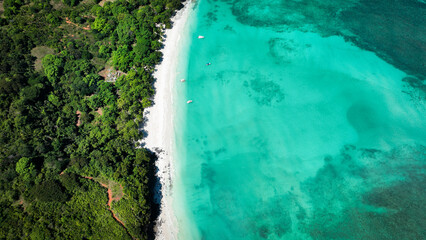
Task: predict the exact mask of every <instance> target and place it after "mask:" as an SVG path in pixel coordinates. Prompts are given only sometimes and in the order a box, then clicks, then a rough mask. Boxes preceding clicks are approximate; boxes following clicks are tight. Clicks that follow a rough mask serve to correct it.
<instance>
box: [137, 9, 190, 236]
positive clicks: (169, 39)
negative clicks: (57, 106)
mask: <svg viewBox="0 0 426 240" xmlns="http://www.w3.org/2000/svg"><path fill="white" fill-rule="evenodd" d="M191 11H192V4H191V2H190V1H187V2H186V3H185V7H184V8H183V9H181V10H180V11H179V12H178V13H177V14H176V16H175V17H174V18H173V19H172V21H173V28H172V29H168V30H166V32H165V34H166V39H165V42H164V48H163V50H162V53H163V61H162V63H161V64H160V65H159V66H157V68H156V70H157V71H156V72H155V74H154V76H155V78H156V82H155V84H154V87H155V90H156V93H155V96H154V105H153V106H152V107H150V108H148V109H146V110H145V113H144V115H145V118H146V119H147V122H146V125H145V127H144V130H145V131H146V132H147V134H148V135H147V136H146V137H145V138H144V139H143V141H142V142H143V144H144V147H146V148H148V149H150V150H151V151H153V152H157V154H158V155H159V159H158V161H157V163H156V165H157V167H158V173H157V176H158V177H159V178H160V183H161V185H162V187H161V192H162V199H161V207H160V211H161V213H160V216H159V218H158V220H157V223H156V239H159V240H163V239H167V240H170V239H177V234H178V224H177V219H176V217H175V215H174V211H173V206H172V201H173V199H172V191H171V186H172V181H173V177H174V167H173V159H172V158H173V154H172V151H173V148H174V129H173V128H174V122H173V118H174V109H175V108H174V102H173V98H174V96H173V94H174V92H175V91H174V87H175V84H176V83H175V82H176V81H179V80H177V75H176V74H177V72H178V69H177V67H178V58H179V50H180V49H182V48H181V47H180V46H181V45H182V42H181V41H182V34H184V28H185V25H186V23H187V20H188V17H189V14H190V12H191Z"/></svg>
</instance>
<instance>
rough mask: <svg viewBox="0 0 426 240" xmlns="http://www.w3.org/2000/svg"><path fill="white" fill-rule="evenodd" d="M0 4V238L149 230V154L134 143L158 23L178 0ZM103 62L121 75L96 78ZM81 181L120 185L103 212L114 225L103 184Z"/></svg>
mask: <svg viewBox="0 0 426 240" xmlns="http://www.w3.org/2000/svg"><path fill="white" fill-rule="evenodd" d="M2 4H3V5H2V8H1V7H0V107H1V111H0V118H1V121H0V123H1V131H0V239H58V238H60V239H82V238H87V239H131V238H136V239H148V238H150V237H152V227H153V220H154V219H153V218H154V216H153V203H152V199H151V195H150V188H149V182H150V181H152V176H153V169H152V168H153V167H152V166H153V161H154V158H155V156H153V155H152V154H151V153H149V152H148V151H147V150H146V149H143V148H139V147H138V144H137V141H138V140H139V139H141V138H142V134H141V132H140V131H139V130H138V128H139V126H140V124H141V123H142V121H143V110H144V108H146V107H148V106H149V105H150V99H151V98H152V95H153V93H154V90H153V88H152V83H153V80H154V79H153V75H152V74H153V69H154V66H155V65H156V64H158V63H159V62H160V61H161V53H160V52H159V50H160V48H161V46H162V44H161V35H162V32H163V31H162V27H159V26H163V27H166V28H170V27H171V21H170V19H171V17H172V16H173V15H174V13H175V12H176V10H178V9H179V8H181V7H182V3H181V1H180V0H130V1H125V0H117V1H107V2H104V1H103V2H102V5H103V6H102V7H101V6H100V5H99V1H98V0H96V1H95V0H84V1H79V0H63V1H62V2H61V1H60V0H51V1H50V0H49V1H48V0H5V1H4V2H3V3H2ZM0 6H1V5H0ZM36 62H37V64H36ZM40 64H41V65H40ZM108 64H111V65H113V67H115V69H117V70H120V71H122V72H124V73H125V74H122V75H121V76H120V77H118V79H116V81H115V82H106V81H105V79H104V78H103V77H101V76H100V75H99V74H98V72H99V71H101V70H102V69H104V68H105V66H107V65H108ZM35 65H37V69H36V68H35ZM84 177H96V178H98V179H105V180H108V181H112V182H115V183H117V184H120V185H122V186H123V191H124V197H123V198H122V199H121V200H119V201H114V202H113V203H112V209H113V211H114V213H115V215H116V216H117V217H118V218H119V219H120V220H121V221H122V223H123V224H124V227H123V225H121V223H120V222H118V221H117V220H115V219H114V218H113V216H112V214H111V212H110V211H109V207H108V206H107V202H108V196H107V191H106V189H105V188H103V187H102V186H101V185H100V184H99V183H97V182H95V181H92V180H90V179H87V178H84Z"/></svg>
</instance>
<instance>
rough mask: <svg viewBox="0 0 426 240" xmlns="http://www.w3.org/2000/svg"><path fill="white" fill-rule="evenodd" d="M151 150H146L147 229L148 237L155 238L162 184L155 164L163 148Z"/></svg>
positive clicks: (161, 197)
mask: <svg viewBox="0 0 426 240" xmlns="http://www.w3.org/2000/svg"><path fill="white" fill-rule="evenodd" d="M153 150H154V151H152V150H150V149H147V151H148V152H149V153H150V165H149V180H148V187H149V201H150V203H151V204H150V205H151V218H150V226H149V231H148V239H155V232H156V228H157V222H158V218H159V216H160V211H161V200H162V199H163V192H162V189H163V186H162V184H161V181H160V178H159V177H158V172H159V171H160V170H159V169H158V167H157V166H156V162H157V161H158V159H159V155H160V154H161V153H162V152H163V150H162V149H160V148H154V149H153Z"/></svg>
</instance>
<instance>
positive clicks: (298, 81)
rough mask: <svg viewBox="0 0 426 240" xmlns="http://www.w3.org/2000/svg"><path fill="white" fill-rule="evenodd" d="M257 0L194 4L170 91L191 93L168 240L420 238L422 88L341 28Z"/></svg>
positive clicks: (183, 112)
mask: <svg viewBox="0 0 426 240" xmlns="http://www.w3.org/2000/svg"><path fill="white" fill-rule="evenodd" d="M266 2H268V3H270V4H269V5H268V4H266V6H262V8H260V7H259V6H257V7H256V2H255V1H207V0H201V1H199V2H198V5H197V6H196V7H197V11H196V13H197V16H195V17H196V21H194V23H193V27H192V28H193V29H192V31H190V34H191V37H192V39H193V40H192V42H191V45H190V46H189V55H188V56H187V59H186V60H187V61H188V62H187V66H188V67H187V71H186V75H187V76H186V79H187V81H186V82H185V86H182V87H181V89H178V91H184V94H183V95H184V96H185V98H184V97H178V102H181V103H182V105H185V102H186V100H187V99H192V100H193V101H194V102H193V103H192V104H189V105H185V106H183V107H178V109H177V110H178V112H180V113H178V115H180V116H178V119H180V120H178V121H177V122H178V125H180V126H177V127H178V128H180V129H183V130H177V133H176V138H177V140H178V142H177V148H178V152H177V154H176V156H177V160H176V161H177V166H178V167H177V175H178V178H177V180H176V186H175V197H176V199H177V202H176V208H179V209H178V210H176V213H177V217H178V220H179V222H180V228H181V234H180V239H420V238H421V236H424V235H425V230H424V229H426V226H425V223H424V221H423V220H424V219H425V213H426V209H425V206H424V204H422V203H423V202H424V201H425V200H426V194H425V192H424V187H425V186H426V184H425V177H424V176H425V175H424V174H425V159H426V156H425V152H426V151H425V150H426V148H425V140H426V137H425V136H426V127H425V126H426V121H425V118H424V116H426V114H425V113H426V107H425V102H424V99H425V98H424V92H423V90H422V88H420V87H418V88H415V87H413V86H418V84H417V85H415V84H409V83H410V81H408V80H407V79H406V77H407V74H406V73H404V72H403V71H401V70H398V69H397V68H395V67H394V66H392V65H390V64H389V63H387V62H385V61H384V60H382V59H381V58H379V57H378V56H377V54H376V53H373V52H370V51H367V50H363V49H361V48H359V47H358V46H356V45H355V44H354V43H352V42H350V41H348V38H345V36H337V35H333V34H330V31H324V30H322V28H321V27H318V26H314V25H312V24H307V25H306V24H301V23H303V21H304V19H305V20H306V16H305V15H306V13H303V12H301V13H299V12H297V11H293V12H294V14H293V15H289V16H288V17H286V19H287V21H282V18H280V17H275V18H274V16H275V15H274V14H278V13H279V12H291V11H290V10H289V9H288V8H289V5H291V4H280V2H281V1H275V2H274V1H266ZM289 2H305V1H289ZM326 2H327V1H326ZM348 2H349V1H348ZM350 2H351V4H356V2H355V1H350ZM351 6H352V5H351ZM351 6H348V7H351ZM242 7H244V9H245V10H247V11H246V13H247V14H243V15H242V14H241V12H239V11H238V9H239V8H242ZM291 7H293V8H294V6H291ZM314 7H315V6H314ZM292 10H294V9H292ZM332 10H333V11H334V10H336V9H334V8H322V12H320V13H321V14H322V15H327V14H326V13H327V11H332ZM308 12H309V11H308ZM311 12H314V10H312V11H311ZM324 12H325V13H324ZM298 14H299V15H298ZM303 14H305V15H303ZM322 15H319V16H314V17H313V19H315V18H319V17H321V16H322ZM259 16H272V17H271V19H269V23H274V24H264V23H263V22H268V21H266V20H267V19H266V20H265V19H264V18H262V17H259ZM301 16H302V17H301ZM296 23H299V24H296ZM333 24H334V25H335V26H334V25H333V26H334V27H333V28H334V29H335V28H338V27H339V24H335V23H333ZM342 31H343V30H342ZM198 35H204V36H205V39H197V36H198ZM345 39H346V41H345ZM207 62H211V63H212V64H211V65H210V66H206V63H207ZM388 62H389V61H388ZM178 77H179V78H180V77H182V76H178ZM404 78H405V79H404ZM403 79H404V80H403ZM410 79H412V81H411V82H413V81H414V82H420V83H421V81H420V80H418V79H417V78H416V77H412V78H410ZM177 81H178V80H177ZM178 88H179V87H178ZM178 106H179V104H178ZM182 119H185V121H183V120H182Z"/></svg>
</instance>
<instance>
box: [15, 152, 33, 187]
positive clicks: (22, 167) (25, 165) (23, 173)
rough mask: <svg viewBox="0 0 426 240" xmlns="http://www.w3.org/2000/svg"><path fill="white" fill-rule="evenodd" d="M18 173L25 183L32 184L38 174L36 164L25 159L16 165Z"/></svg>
mask: <svg viewBox="0 0 426 240" xmlns="http://www.w3.org/2000/svg"><path fill="white" fill-rule="evenodd" d="M15 169H16V172H17V173H18V174H19V176H20V177H21V178H22V179H23V180H24V182H30V181H32V180H33V179H34V178H35V175H36V174H37V172H36V170H35V167H34V164H32V163H31V162H30V159H29V158H27V157H23V158H21V159H19V161H18V162H17V163H16V168H15Z"/></svg>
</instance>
